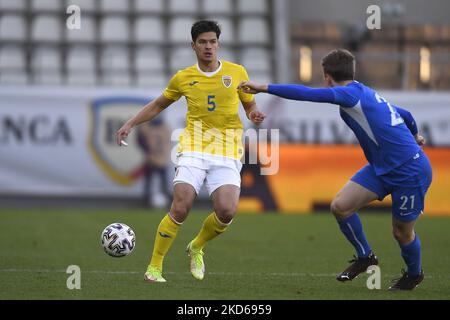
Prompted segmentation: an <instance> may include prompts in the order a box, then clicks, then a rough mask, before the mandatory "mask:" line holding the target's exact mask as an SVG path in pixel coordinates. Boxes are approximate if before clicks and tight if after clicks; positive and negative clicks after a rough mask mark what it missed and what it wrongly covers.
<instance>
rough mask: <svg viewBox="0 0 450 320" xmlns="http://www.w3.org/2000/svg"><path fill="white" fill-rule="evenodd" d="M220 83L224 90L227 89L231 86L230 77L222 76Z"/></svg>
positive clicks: (231, 80)
mask: <svg viewBox="0 0 450 320" xmlns="http://www.w3.org/2000/svg"><path fill="white" fill-rule="evenodd" d="M222 83H223V85H224V86H225V88H229V87H231V84H232V83H233V79H232V78H231V76H223V77H222Z"/></svg>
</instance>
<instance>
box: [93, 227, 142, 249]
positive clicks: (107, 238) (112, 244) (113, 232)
mask: <svg viewBox="0 0 450 320" xmlns="http://www.w3.org/2000/svg"><path fill="white" fill-rule="evenodd" d="M100 240H101V244H102V247H103V249H104V250H105V252H106V253H107V254H109V255H110V256H112V257H124V256H126V255H128V254H130V253H131V251H133V249H134V247H135V244H136V235H135V234H134V231H133V229H131V228H130V227H129V226H127V225H126V224H124V223H113V224H110V225H109V226H107V227H106V228H105V229H104V230H103V231H102V235H101V239H100Z"/></svg>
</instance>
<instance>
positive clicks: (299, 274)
mask: <svg viewBox="0 0 450 320" xmlns="http://www.w3.org/2000/svg"><path fill="white" fill-rule="evenodd" d="M21 272H23V273H66V270H62V269H59V270H52V269H0V273H21ZM81 272H82V273H88V274H125V275H126V274H144V272H145V271H110V270H109V271H108V270H104V271H102V270H86V271H84V270H83V269H81ZM176 273H177V272H173V271H168V272H164V274H176ZM183 274H190V273H189V272H183ZM206 274H208V275H212V276H259V277H264V276H271V277H319V278H330V277H336V275H337V274H333V273H329V274H328V273H305V272H292V273H283V272H274V273H261V272H259V273H249V272H246V273H245V272H206ZM383 276H385V277H396V276H398V274H383ZM434 277H436V278H447V276H444V275H442V276H441V275H438V276H436V275H434V276H431V275H427V278H434Z"/></svg>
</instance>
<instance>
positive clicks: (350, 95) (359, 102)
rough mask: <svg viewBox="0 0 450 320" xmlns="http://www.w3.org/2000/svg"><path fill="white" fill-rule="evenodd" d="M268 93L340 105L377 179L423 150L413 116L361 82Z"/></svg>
mask: <svg viewBox="0 0 450 320" xmlns="http://www.w3.org/2000/svg"><path fill="white" fill-rule="evenodd" d="M268 92H269V93H271V94H275V95H278V96H280V97H283V98H287V99H293V100H301V101H312V102H326V103H333V104H337V105H339V106H340V114H341V117H342V119H343V120H344V121H345V123H346V124H347V125H348V126H349V127H350V128H351V129H352V130H353V132H354V133H355V135H356V137H357V138H358V141H359V143H360V145H361V147H362V149H363V150H364V154H365V156H366V159H367V161H369V163H370V164H371V165H372V166H373V168H374V170H375V173H376V175H384V174H386V173H388V172H390V171H392V170H393V169H394V168H397V167H399V166H400V165H402V164H404V163H405V162H407V161H408V160H410V159H411V158H412V157H414V155H416V154H417V152H418V151H419V150H420V147H419V146H418V144H417V143H416V140H415V138H414V134H416V133H417V125H416V123H415V121H414V118H413V117H412V115H411V113H409V112H408V111H407V110H404V109H402V108H399V107H396V106H394V105H392V104H390V103H389V102H388V101H386V99H384V98H383V97H381V96H380V95H379V94H378V93H377V92H376V91H374V90H373V89H371V88H369V87H367V86H365V85H363V84H362V83H359V82H358V81H352V82H351V83H349V84H348V85H346V86H339V87H332V88H311V87H307V86H303V85H293V84H270V85H269V86H268ZM405 120H406V123H405Z"/></svg>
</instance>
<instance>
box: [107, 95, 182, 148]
mask: <svg viewBox="0 0 450 320" xmlns="http://www.w3.org/2000/svg"><path fill="white" fill-rule="evenodd" d="M172 103H174V101H173V100H170V99H167V98H166V97H164V96H163V95H161V96H159V97H158V98H156V99H155V100H152V101H151V102H149V103H148V104H146V105H145V106H144V107H142V109H141V110H140V111H139V112H138V113H137V114H136V115H135V116H134V117H132V118H131V119H129V120H128V121H127V122H126V123H125V124H124V125H123V126H122V127H121V128H120V129H119V130H117V132H116V142H117V144H118V145H119V146H121V145H122V140H124V139H125V138H126V137H128V135H129V134H130V132H131V130H132V129H133V128H134V127H135V126H137V125H139V124H141V123H143V122H146V121H150V120H152V119H153V118H155V117H156V116H157V115H158V114H159V113H160V112H161V111H163V110H164V109H165V108H167V107H168V106H170V105H171V104H172Z"/></svg>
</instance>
